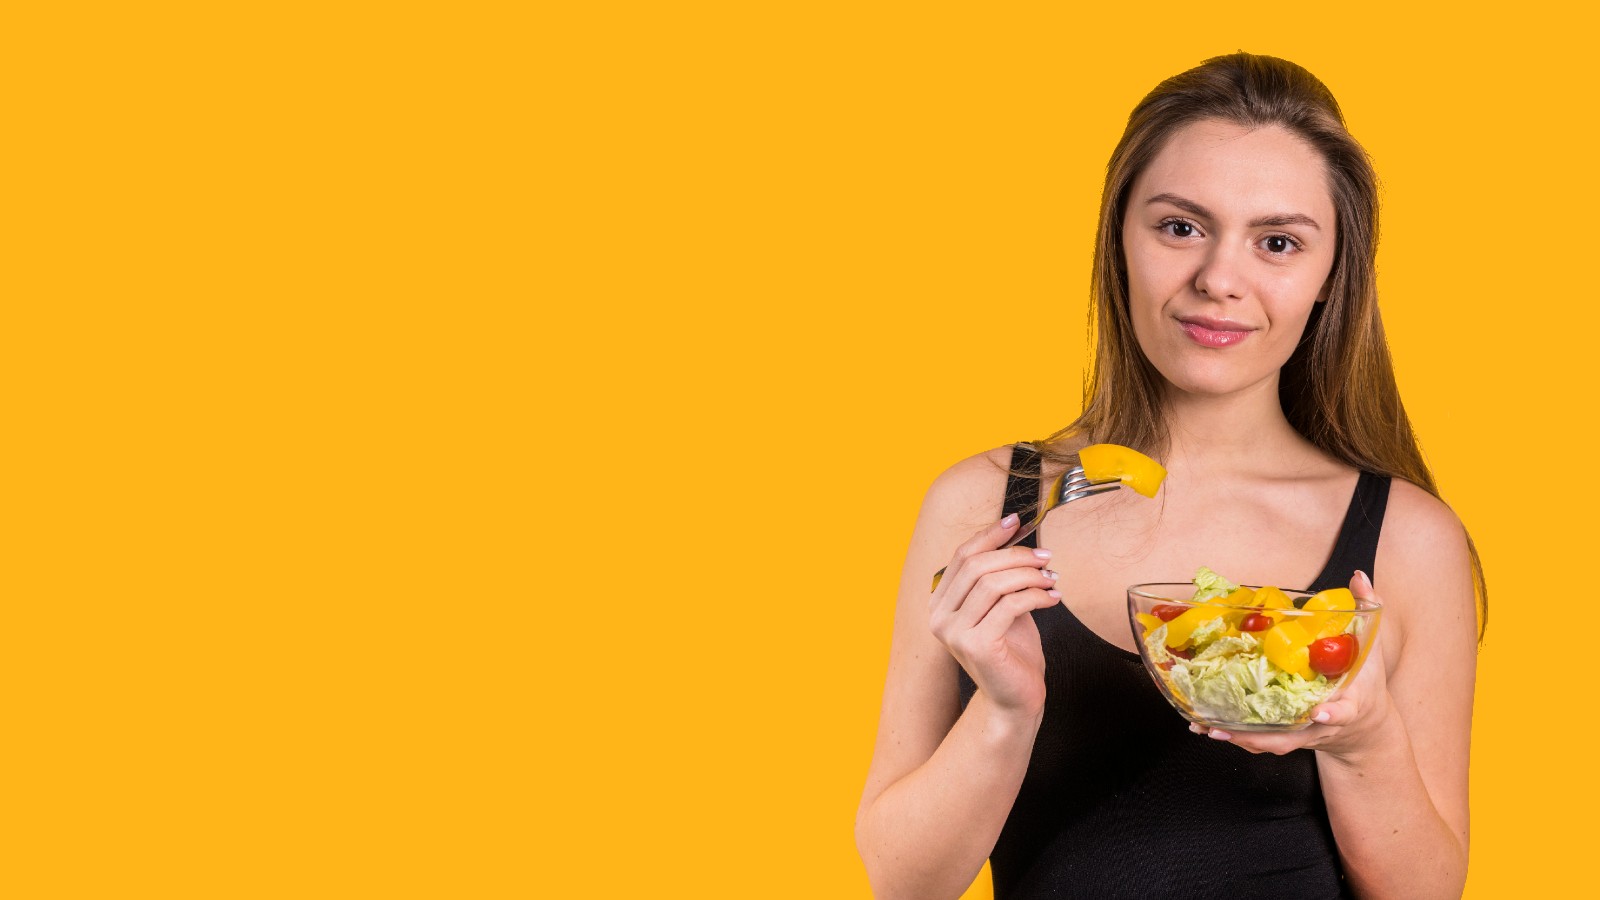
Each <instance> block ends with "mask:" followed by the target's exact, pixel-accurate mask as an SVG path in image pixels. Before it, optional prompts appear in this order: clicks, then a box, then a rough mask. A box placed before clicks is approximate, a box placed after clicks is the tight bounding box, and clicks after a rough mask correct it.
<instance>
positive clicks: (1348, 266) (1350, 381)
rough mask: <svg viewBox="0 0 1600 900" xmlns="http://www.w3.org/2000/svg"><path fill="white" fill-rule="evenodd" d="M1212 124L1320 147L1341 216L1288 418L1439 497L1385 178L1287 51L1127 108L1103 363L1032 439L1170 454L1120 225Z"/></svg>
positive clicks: (1106, 234)
mask: <svg viewBox="0 0 1600 900" xmlns="http://www.w3.org/2000/svg"><path fill="white" fill-rule="evenodd" d="M1205 119H1211V120H1222V121H1225V122H1229V123H1232V124H1236V125H1239V126H1242V127H1246V128H1261V127H1264V126H1269V125H1276V126H1279V127H1282V128H1285V129H1287V130H1289V131H1290V132H1292V133H1294V134H1296V135H1298V136H1299V137H1300V138H1301V139H1303V140H1304V141H1306V142H1307V143H1308V144H1310V145H1311V147H1313V148H1314V149H1315V150H1316V151H1317V153H1318V155H1320V156H1321V158H1322V160H1323V162H1324V164H1325V166H1326V174H1327V179H1328V188H1329V192H1330V193H1331V194H1332V197H1333V205H1334V208H1335V209H1336V210H1337V211H1338V224H1337V228H1336V234H1337V244H1336V247H1335V250H1334V264H1333V270H1332V272H1331V273H1330V274H1329V276H1328V284H1327V299H1326V300H1325V301H1324V302H1322V303H1318V304H1316V305H1315V307H1314V309H1313V311H1312V313H1311V318H1310V319H1309V320H1308V321H1307V323H1306V331H1305V335H1304V336H1303V337H1302V338H1301V341H1300V344H1299V346H1297V347H1296V348H1295V350H1294V352H1293V354H1291V355H1290V357H1289V361H1288V362H1287V363H1285V364H1284V366H1283V370H1282V372H1281V373H1280V375H1279V380H1278V397H1279V401H1280V402H1281V403H1282V405H1283V412H1284V415H1285V416H1286V417H1287V418H1288V420H1289V423H1290V424H1291V425H1293V426H1294V428H1295V429H1296V430H1298V431H1299V432H1300V433H1301V434H1302V435H1305V437H1306V439H1307V440H1309V441H1311V443H1313V444H1315V445H1316V446H1317V447H1319V448H1320V449H1322V450H1323V451H1324V452H1326V453H1327V454H1329V455H1330V456H1332V457H1334V458H1335V459H1337V460H1339V461H1340V462H1343V463H1345V464H1346V465H1349V466H1353V467H1355V468H1357V469H1361V470H1364V471H1368V472H1374V473H1377V474H1380V475H1388V476H1391V477H1394V478H1403V479H1405V480H1406V481H1409V482H1411V483H1412V484H1415V485H1417V486H1418V487H1420V488H1422V489H1423V490H1425V491H1427V492H1428V493H1430V494H1432V495H1434V496H1435V497H1438V496H1439V489H1438V486H1437V485H1436V484H1435V483H1434V480H1433V473H1432V472H1430V471H1429V469H1428V464H1427V463H1426V462H1425V461H1424V460H1423V458H1422V451H1421V449H1420V448H1419V447H1418V446H1417V438H1416V435H1415V433H1413V431H1412V429H1411V420H1410V419H1409V418H1407V416H1406V411H1405V406H1404V405H1403V404H1402V403H1401V402H1400V391H1399V388H1398V387H1397V385H1396V384H1395V378H1394V365H1393V362H1392V360H1391V359H1390V356H1389V346H1388V342H1387V341H1386V340H1385V338H1384V333H1383V320H1382V318H1381V317H1380V316H1379V314H1378V287H1377V270H1376V258H1377V252H1378V184H1377V176H1376V174H1375V173H1374V171H1373V168H1372V162H1371V160H1370V159H1369V158H1368V156H1367V153H1366V150H1364V149H1363V148H1362V146H1361V145H1360V144H1359V143H1357V142H1356V140H1355V138H1353V137H1351V135H1350V132H1349V131H1348V130H1347V128H1346V127H1345V121H1344V115H1343V113H1342V112H1341V111H1340V109H1339V103H1338V101H1336V100H1335V99H1334V97H1333V94H1332V93H1331V92H1330V91H1329V90H1328V88H1327V87H1326V86H1325V85H1323V83H1322V82H1321V81H1319V80H1318V79H1317V77H1316V76H1315V75H1312V74H1311V73H1310V72H1308V71H1306V70H1305V69H1304V68H1301V67H1300V66H1298V65H1295V64H1294V63H1292V62H1289V61H1288V60H1283V59H1278V58H1276V57H1272V56H1257V55H1255V54H1250V53H1244V52H1240V53H1233V54H1230V55H1227V56H1217V57H1213V58H1211V59H1208V60H1206V61H1205V62H1203V63H1201V64H1200V65H1199V66H1197V67H1195V68H1193V69H1190V70H1189V71H1187V72H1184V73H1182V74H1180V75H1174V76H1173V77H1171V78H1168V79H1167V80H1166V81H1163V82H1161V84H1159V85H1157V86H1156V88H1155V90H1153V91H1151V92H1150V93H1149V94H1148V95H1146V96H1145V98H1144V99H1143V100H1141V101H1140V102H1139V105H1138V106H1136V107H1134V110H1133V113H1132V114H1131V115H1129V116H1128V127H1127V129H1126V130H1125V131H1124V132H1123V134H1122V140H1121V141H1120V142H1119V143H1118V144H1117V148H1116V150H1115V151H1113V152H1112V154H1111V161H1110V163H1109V164H1108V165H1107V166H1106V182H1105V189H1104V190H1103V191H1102V193H1101V195H1100V224H1099V232H1098V235H1097V237H1096V239H1095V249H1094V269H1093V274H1092V277H1091V290H1092V292H1093V294H1094V323H1095V324H1094V329H1093V334H1094V337H1095V343H1094V368H1093V370H1092V373H1091V375H1090V377H1089V379H1088V380H1087V381H1086V382H1085V383H1084V398H1083V413H1082V414H1081V415H1079V416H1078V418H1077V419H1076V420H1075V421H1074V422H1073V423H1072V424H1070V425H1068V426H1067V427H1065V428H1063V429H1061V430H1060V431H1057V432H1056V433H1055V434H1052V435H1051V436H1050V437H1048V438H1046V439H1044V440H1043V441H1037V442H1035V444H1036V446H1038V447H1039V449H1040V450H1041V451H1042V452H1043V453H1044V455H1045V457H1046V458H1047V459H1048V460H1050V461H1051V462H1055V463H1058V464H1070V463H1075V458H1076V453H1075V450H1076V447H1077V446H1078V445H1080V444H1081V443H1082V442H1083V441H1082V439H1083V438H1088V439H1091V440H1094V441H1104V442H1110V443H1117V444H1123V445H1125V446H1130V447H1133V448H1135V449H1137V450H1141V451H1144V452H1146V453H1149V454H1151V455H1155V456H1160V455H1162V454H1163V453H1164V451H1165V449H1166V444H1167V430H1166V421H1165V419H1164V418H1163V416H1162V408H1161V403H1162V400H1161V398H1162V393H1163V392H1162V382H1161V375H1160V374H1159V373H1158V372H1157V371H1156V369H1155V367H1154V366H1153V365H1151V363H1150V361H1149V360H1148V359H1146V358H1145V355H1144V352H1143V351H1142V350H1140V348H1139V344H1138V342H1137V341H1136V340H1135V338H1134V333H1133V323H1132V320H1131V319H1130V317H1129V311H1128V288H1127V269H1126V263H1125V257H1124V255H1123V248H1122V223H1123V215H1124V213H1125V212H1126V209H1127V203H1128V193H1129V191H1130V189H1131V188H1132V186H1133V182H1134V179H1135V178H1136V177H1137V176H1138V175H1139V173H1140V172H1142V171H1143V170H1144V168H1145V167H1146V166H1147V165H1149V164H1150V161H1151V160H1152V159H1154V158H1155V156H1156V154H1157V153H1159V152H1160V151H1161V149H1162V147H1163V146H1164V145H1165V144H1166V141H1167V139H1168V138H1170V137H1171V136H1172V135H1173V134H1174V133H1175V132H1177V131H1178V130H1179V129H1181V128H1183V127H1184V126H1186V125H1190V124H1192V123H1195V122H1198V121H1200V120H1205ZM1467 549H1468V552H1469V553H1470V554H1471V557H1472V573H1473V583H1474V588H1475V592H1476V595H1477V598H1478V609H1479V638H1480V639H1481V638H1482V635H1483V630H1484V628H1485V627H1486V626H1487V624H1488V592H1487V588H1486V585H1485V582H1484V576H1483V563H1482V561H1481V560H1480V559H1479V558H1478V551H1477V548H1476V547H1475V546H1474V545H1473V543H1472V538H1471V536H1470V535H1469V536H1468V537H1467Z"/></svg>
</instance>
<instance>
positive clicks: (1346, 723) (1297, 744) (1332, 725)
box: [1189, 572, 1394, 756]
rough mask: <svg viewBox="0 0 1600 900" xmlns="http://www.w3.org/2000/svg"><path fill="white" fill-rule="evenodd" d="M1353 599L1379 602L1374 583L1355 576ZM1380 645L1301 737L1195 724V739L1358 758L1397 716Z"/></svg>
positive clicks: (1294, 733)
mask: <svg viewBox="0 0 1600 900" xmlns="http://www.w3.org/2000/svg"><path fill="white" fill-rule="evenodd" d="M1350 593H1352V594H1354V595H1355V597H1356V599H1357V600H1375V601H1376V600H1377V599H1378V596H1377V594H1376V593H1375V592H1374V591H1373V589H1372V582H1371V581H1370V580H1368V578H1367V576H1366V573H1364V572H1357V573H1356V574H1355V576H1354V577H1352V578H1351V579H1350ZM1381 640H1382V634H1381V632H1380V634H1379V636H1378V640H1377V641H1373V643H1372V646H1371V647H1369V648H1368V649H1367V661H1366V663H1365V664H1363V665H1362V667H1361V671H1360V672H1357V673H1356V677H1355V678H1354V679H1352V680H1351V682H1350V683H1349V684H1348V685H1346V686H1345V690H1344V693H1343V694H1341V695H1340V696H1339V699H1337V700H1334V701H1332V702H1331V703H1322V704H1318V705H1317V706H1314V707H1312V709H1311V719H1312V721H1313V722H1315V723H1317V724H1314V725H1312V726H1311V727H1309V728H1306V729H1304V730H1302V731H1292V732H1283V733H1272V732H1244V731H1241V732H1237V733H1230V732H1227V731H1223V730H1221V729H1218V728H1208V727H1206V726H1204V725H1195V724H1191V725H1190V726H1189V730H1190V731H1192V732H1194V733H1195V734H1207V735H1210V736H1211V737H1212V738H1213V739H1214V740H1219V741H1230V742H1232V743H1234V744H1237V745H1239V746H1240V747H1243V748H1244V749H1246V750H1249V751H1250V752H1251V753H1276V754H1280V755H1281V754H1284V753H1288V752H1290V751H1291V750H1301V749H1315V750H1322V751H1324V752H1327V753H1331V754H1334V755H1336V756H1353V755H1359V754H1360V753H1361V752H1362V751H1363V750H1366V749H1367V748H1369V747H1371V746H1373V745H1374V743H1376V742H1377V741H1378V740H1379V739H1380V735H1381V734H1382V733H1383V731H1384V726H1385V725H1387V724H1389V721H1390V718H1391V717H1392V716H1393V715H1394V707H1393V702H1392V701H1391V699H1390V697H1389V688H1388V680H1387V678H1386V672H1385V671H1384V663H1383V653H1382V651H1381V650H1380V649H1379V647H1378V641H1381Z"/></svg>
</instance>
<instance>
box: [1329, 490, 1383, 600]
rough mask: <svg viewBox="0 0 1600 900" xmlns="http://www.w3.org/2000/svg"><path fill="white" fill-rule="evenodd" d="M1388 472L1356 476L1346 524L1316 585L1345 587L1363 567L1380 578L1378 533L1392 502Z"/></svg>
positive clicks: (1347, 510) (1369, 575) (1363, 569)
mask: <svg viewBox="0 0 1600 900" xmlns="http://www.w3.org/2000/svg"><path fill="white" fill-rule="evenodd" d="M1389 484H1390V479H1389V477H1388V476H1387V475H1374V474H1373V473H1371V472H1362V473H1361V475H1360V476H1359V477H1358V478H1357V479H1356V490H1355V493H1354V494H1353V495H1352V496H1351V497H1350V506H1349V508H1348V509H1346V510H1345V514H1344V524H1343V525H1342V526H1341V527H1340V528H1339V539H1338V541H1336V542H1335V543H1334V546H1333V554H1332V555H1331V556H1329V557H1328V565H1327V567H1326V568H1324V569H1323V570H1322V575H1321V577H1319V578H1318V579H1317V584H1316V585H1314V586H1313V587H1314V588H1315V589H1316V590H1324V589H1325V588H1327V587H1343V586H1344V585H1346V584H1348V583H1349V581H1350V575H1351V574H1352V573H1353V572H1355V570H1357V569H1360V570H1361V571H1363V572H1366V573H1367V577H1369V578H1371V579H1372V580H1373V581H1377V580H1378V576H1377V575H1376V574H1374V572H1373V568H1374V567H1375V566H1376V565H1377V560H1378V536H1379V534H1380V533H1381V532H1382V530H1383V513H1384V510H1386V509H1387V508H1388V506H1389Z"/></svg>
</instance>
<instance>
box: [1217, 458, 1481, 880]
mask: <svg viewBox="0 0 1600 900" xmlns="http://www.w3.org/2000/svg"><path fill="white" fill-rule="evenodd" d="M1376 567H1377V570H1378V572H1379V573H1381V577H1382V579H1383V584H1384V591H1383V601H1382V602H1383V605H1384V612H1383V622H1382V624H1381V625H1380V629H1379V639H1378V642H1377V644H1376V645H1375V650H1376V652H1381V653H1382V654H1383V655H1382V658H1381V660H1380V659H1377V658H1375V659H1373V660H1371V661H1370V663H1369V664H1368V665H1367V666H1365V667H1364V668H1363V669H1362V671H1361V673H1360V674H1359V675H1358V677H1357V678H1356V681H1355V682H1353V683H1352V684H1351V686H1350V689H1349V690H1348V691H1347V692H1346V693H1345V695H1344V696H1342V697H1341V698H1340V699H1339V700H1338V701H1337V702H1334V703H1329V704H1324V705H1323V706H1322V707H1320V708H1319V710H1317V711H1315V714H1317V715H1320V714H1322V713H1326V714H1327V716H1328V718H1327V720H1326V724H1323V725H1315V726H1312V727H1311V728H1308V729H1306V730H1305V731H1303V732H1299V733H1298V734H1294V735H1245V734H1239V735H1235V736H1231V737H1229V738H1227V739H1231V740H1232V741H1233V742H1234V743H1236V744H1239V745H1240V746H1242V747H1245V748H1246V749H1248V750H1251V751H1253V752H1271V753H1284V752H1287V751H1288V750H1292V749H1296V748H1297V747H1302V746H1305V747H1314V748H1316V749H1317V750H1318V754H1317V764H1318V772H1319V773H1320V777H1321V782H1322V793H1323V796H1324V798H1325V799H1326V801H1327V804H1328V819H1329V821H1330V822H1331V824H1332V826H1333V834H1334V839H1335V840H1336V841H1337V842H1338V845H1339V856H1340V859H1341V860H1342V861H1343V863H1344V868H1345V874H1346V876H1347V877H1348V878H1349V879H1350V883H1351V886H1352V888H1354V890H1355V893H1356V895H1357V896H1358V897H1361V898H1363V900H1372V898H1389V897H1403V898H1407V900H1420V898H1430V897H1451V898H1458V897H1460V896H1461V892H1462V890H1463V889H1464V887H1465V885H1466V879H1467V847H1468V816H1467V762H1468V754H1469V750H1470V743H1471V737H1472V693H1473V678H1474V676H1475V674H1476V671H1477V615H1476V608H1475V600H1474V597H1473V588H1472V569H1471V562H1470V560H1469V557H1468V554H1467V545H1466V534H1465V532H1464V531H1463V530H1462V527H1461V523H1460V522H1459V521H1458V520H1457V519H1456V517H1455V515H1454V514H1453V513H1452V512H1451V511H1450V509H1449V507H1447V506H1445V505H1444V504H1443V503H1441V502H1439V501H1438V500H1436V499H1434V498H1433V497H1432V496H1431V495H1429V494H1427V493H1426V492H1425V491H1422V490H1421V489H1419V488H1417V487H1415V486H1414V485H1411V484H1408V483H1405V482H1401V481H1399V480H1396V481H1395V482H1394V485H1393V488H1392V490H1391V494H1390V499H1389V508H1388V513H1387V514H1386V516H1385V522H1384V529H1383V536H1382V538H1381V539H1380V543H1379V547H1378V559H1377V563H1376ZM1351 589H1352V590H1353V591H1356V593H1357V596H1361V595H1362V594H1363V593H1368V592H1370V587H1368V586H1367V584H1366V583H1365V582H1363V581H1362V580H1361V579H1360V578H1357V579H1355V580H1353V581H1352V583H1351ZM1379 662H1381V663H1382V665H1373V664H1372V663H1379ZM1218 734H1219V733H1218V732H1216V731H1215V730H1214V729H1213V731H1212V735H1213V737H1216V736H1218Z"/></svg>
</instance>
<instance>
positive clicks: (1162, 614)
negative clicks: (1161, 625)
mask: <svg viewBox="0 0 1600 900" xmlns="http://www.w3.org/2000/svg"><path fill="white" fill-rule="evenodd" d="M1188 611H1189V607H1187V606H1174V605H1173V604H1171V603H1163V604H1161V605H1160V606H1158V607H1156V608H1155V609H1152V610H1150V612H1152V613H1154V614H1155V617H1156V618H1158V619H1160V620H1161V621H1163V622H1171V621H1172V620H1173V619H1176V618H1177V617H1179V616H1181V615H1183V614H1184V613H1186V612H1188Z"/></svg>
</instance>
